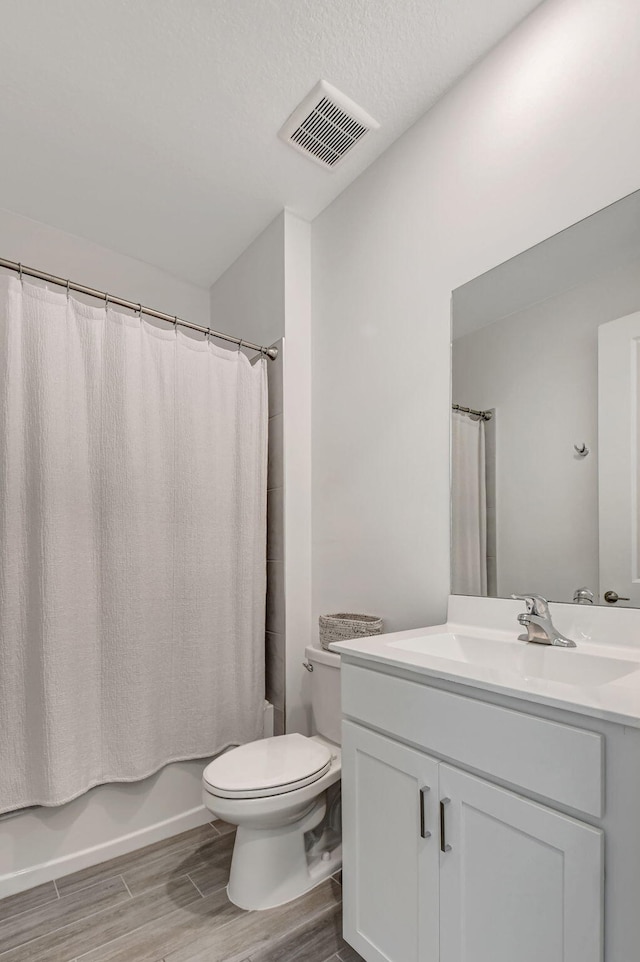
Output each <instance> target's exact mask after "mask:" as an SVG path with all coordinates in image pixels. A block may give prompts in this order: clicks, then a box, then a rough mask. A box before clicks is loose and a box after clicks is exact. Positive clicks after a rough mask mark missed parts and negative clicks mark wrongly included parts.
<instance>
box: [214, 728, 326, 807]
mask: <svg viewBox="0 0 640 962" xmlns="http://www.w3.org/2000/svg"><path fill="white" fill-rule="evenodd" d="M330 767H331V752H330V750H329V749H328V748H327V746H326V745H324V744H322V743H321V742H319V741H317V740H316V739H312V738H306V737H305V736H304V735H299V734H297V733H294V734H291V735H275V736H273V737H271V738H263V739H260V740H259V741H255V742H249V744H248V745H241V746H240V747H239V748H232V749H231V751H229V752H225V754H224V755H221V756H220V757H219V758H215V759H214V760H213V761H212V762H210V763H209V764H208V765H207V767H206V768H205V770H204V773H203V776H202V777H203V781H204V783H205V787H206V789H207V791H209V792H211V794H212V795H219V796H220V797H222V798H266V797H268V796H271V795H283V794H285V793H286V792H293V791H295V790H296V789H297V788H303V787H304V786H305V785H310V784H312V783H313V782H315V781H317V780H318V779H319V778H321V777H322V776H323V775H324V774H325V773H326V772H328V771H329V768H330Z"/></svg>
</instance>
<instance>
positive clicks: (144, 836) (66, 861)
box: [0, 805, 212, 899]
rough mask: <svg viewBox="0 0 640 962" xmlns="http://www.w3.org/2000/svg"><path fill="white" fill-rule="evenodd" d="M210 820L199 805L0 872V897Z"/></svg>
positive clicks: (68, 873) (202, 806)
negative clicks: (39, 861)
mask: <svg viewBox="0 0 640 962" xmlns="http://www.w3.org/2000/svg"><path fill="white" fill-rule="evenodd" d="M210 821H212V815H211V812H210V811H209V810H208V809H206V808H205V807H204V805H200V806H198V807H197V808H192V809H191V810H190V811H188V812H182V813H181V814H180V815H176V816H174V817H173V818H168V819H166V820H165V821H163V822H157V823H156V824H155V825H149V826H148V827H146V828H144V829H141V830H140V831H138V832H131V834H129V835H121V836H120V837H119V838H117V839H113V840H112V841H109V842H104V843H103V844H101V845H95V846H93V847H92V848H85V849H84V850H83V851H81V852H74V853H73V854H72V855H66V856H63V857H62V858H58V859H52V860H51V861H49V862H43V863H42V864H41V865H34V866H31V867H30V868H28V869H26V870H25V871H23V872H14V873H13V874H12V875H2V876H0V899H2V898H6V897H7V896H8V895H15V893H16V892H24V891H26V889H30V888H33V886H34V885H42V883H43V882H50V881H51V880H52V879H57V878H61V877H62V876H63V875H70V874H71V873H72V872H78V871H80V869H83V868H88V867H89V866H90V865H98V864H99V863H100V862H106V861H108V860H109V859H112V858H117V857H118V855H126V854H127V853H128V852H134V851H135V850H136V849H138V848H144V846H145V845H152V844H153V843H154V842H160V841H162V839H165V838H171V836H172V835H179V834H180V832H186V831H188V830H189V829H190V828H197V826H198V825H204V824H205V823H206V822H210Z"/></svg>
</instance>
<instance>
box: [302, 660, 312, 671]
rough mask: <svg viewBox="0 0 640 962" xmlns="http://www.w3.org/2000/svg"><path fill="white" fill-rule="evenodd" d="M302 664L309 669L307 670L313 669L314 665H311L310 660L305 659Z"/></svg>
mask: <svg viewBox="0 0 640 962" xmlns="http://www.w3.org/2000/svg"><path fill="white" fill-rule="evenodd" d="M302 664H303V666H304V667H305V668H306V669H307V671H313V665H310V664H309V662H308V661H303V662H302Z"/></svg>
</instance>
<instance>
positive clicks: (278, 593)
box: [266, 561, 285, 635]
mask: <svg viewBox="0 0 640 962" xmlns="http://www.w3.org/2000/svg"><path fill="white" fill-rule="evenodd" d="M266 630H267V631H269V632H271V633H272V634H278V635H284V633H285V611H284V564H283V562H282V561H267V616H266Z"/></svg>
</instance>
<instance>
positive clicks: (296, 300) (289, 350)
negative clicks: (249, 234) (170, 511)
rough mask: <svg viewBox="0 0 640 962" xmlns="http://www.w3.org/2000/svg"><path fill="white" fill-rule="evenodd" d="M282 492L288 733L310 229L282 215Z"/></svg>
mask: <svg viewBox="0 0 640 962" xmlns="http://www.w3.org/2000/svg"><path fill="white" fill-rule="evenodd" d="M285 218H286V220H285V262H284V263H285V269H284V277H285V345H284V384H283V389H284V405H283V410H284V479H285V480H284V493H285V501H284V504H285V511H284V515H285V517H284V520H285V558H286V565H285V598H286V622H287V659H286V708H287V719H286V723H287V731H301V732H304V733H305V734H308V733H309V731H310V727H309V726H310V717H309V699H310V692H309V675H308V672H306V671H305V670H304V668H303V667H302V663H303V661H304V657H305V656H304V649H305V648H306V646H307V645H309V644H310V643H311V640H312V637H311V636H312V632H311V625H310V617H311V430H310V426H311V225H310V224H309V223H307V222H306V221H303V220H300V218H299V217H295V216H294V215H293V214H291V213H289V212H288V211H287V212H285Z"/></svg>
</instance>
